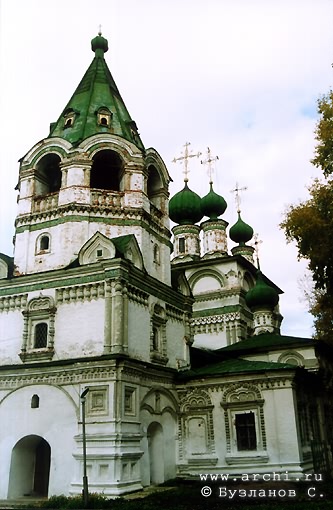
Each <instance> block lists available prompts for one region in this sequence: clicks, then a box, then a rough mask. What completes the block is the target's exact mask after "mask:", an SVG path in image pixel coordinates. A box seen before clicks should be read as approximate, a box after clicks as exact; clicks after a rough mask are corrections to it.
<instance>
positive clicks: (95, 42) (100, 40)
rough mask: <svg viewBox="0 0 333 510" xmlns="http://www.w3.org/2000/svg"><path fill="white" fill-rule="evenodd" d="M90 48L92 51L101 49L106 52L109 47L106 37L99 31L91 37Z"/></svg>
mask: <svg viewBox="0 0 333 510" xmlns="http://www.w3.org/2000/svg"><path fill="white" fill-rule="evenodd" d="M91 49H92V50H93V51H96V50H103V53H106V52H107V51H108V49H109V46H108V41H107V39H105V37H103V36H102V34H101V33H99V34H98V35H97V36H96V37H94V39H92V41H91Z"/></svg>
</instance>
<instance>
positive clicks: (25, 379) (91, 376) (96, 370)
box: [0, 366, 116, 390]
mask: <svg viewBox="0 0 333 510" xmlns="http://www.w3.org/2000/svg"><path fill="white" fill-rule="evenodd" d="M115 374H116V369H115V368H113V367H96V366H91V367H89V368H86V369H85V368H73V369H68V368H64V367H61V366H60V367H59V368H57V370H54V369H53V370H52V372H51V371H45V372H43V373H41V369H40V368H39V369H38V371H35V372H32V371H31V369H30V370H29V372H26V373H17V374H15V375H1V374H0V389H2V390H9V389H18V388H21V387H25V386H28V385H32V384H49V385H57V386H62V385H66V384H81V383H89V382H94V383H95V382H97V381H103V382H105V381H106V380H110V379H113V378H114V376H115Z"/></svg>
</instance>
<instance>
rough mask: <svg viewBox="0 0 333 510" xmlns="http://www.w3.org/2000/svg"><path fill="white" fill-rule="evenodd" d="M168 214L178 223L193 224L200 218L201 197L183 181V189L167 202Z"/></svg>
mask: <svg viewBox="0 0 333 510" xmlns="http://www.w3.org/2000/svg"><path fill="white" fill-rule="evenodd" d="M169 216H170V219H171V220H172V221H174V222H175V223H177V224H178V225H194V224H195V223H197V222H198V221H200V220H201V219H202V216H203V214H202V211H201V198H200V197H199V195H197V194H196V193H194V191H191V190H190V188H189V187H188V186H187V182H185V186H184V189H182V190H181V191H179V192H178V193H176V195H175V196H173V197H172V198H171V200H170V202H169Z"/></svg>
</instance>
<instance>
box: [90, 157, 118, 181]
mask: <svg viewBox="0 0 333 510" xmlns="http://www.w3.org/2000/svg"><path fill="white" fill-rule="evenodd" d="M121 172H122V160H121V158H120V156H119V155H118V154H117V153H116V152H114V151H110V150H101V151H99V152H97V154H95V156H94V157H93V164H92V167H91V173H90V187H91V188H97V189H104V190H112V191H119V190H120V178H121Z"/></svg>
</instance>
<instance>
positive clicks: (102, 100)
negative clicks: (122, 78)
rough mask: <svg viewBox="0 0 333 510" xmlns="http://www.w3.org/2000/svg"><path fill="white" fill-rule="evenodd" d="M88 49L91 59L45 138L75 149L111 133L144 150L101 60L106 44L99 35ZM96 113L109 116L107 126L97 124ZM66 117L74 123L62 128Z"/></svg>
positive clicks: (133, 123)
mask: <svg viewBox="0 0 333 510" xmlns="http://www.w3.org/2000/svg"><path fill="white" fill-rule="evenodd" d="M91 47H92V50H93V51H94V52H95V57H94V59H93V61H92V63H91V64H90V66H89V68H88V70H87V71H86V73H85V75H84V76H83V78H82V80H81V82H80V83H79V85H78V87H77V89H76V90H75V92H74V94H73V95H72V97H71V99H70V100H69V102H68V103H67V105H66V107H65V108H64V110H63V112H62V114H61V115H60V117H59V119H58V120H57V122H55V123H53V124H52V125H51V129H50V135H49V137H54V136H59V137H61V138H65V139H66V140H68V141H69V142H71V143H72V144H74V145H76V144H79V143H80V142H81V141H82V140H84V139H86V138H88V137H89V136H92V135H94V134H97V133H111V134H114V135H118V136H120V137H122V138H125V139H126V140H128V141H130V142H132V143H134V144H135V145H136V146H137V147H138V148H139V149H141V150H144V146H143V143H142V141H141V139H140V136H139V134H138V132H137V126H136V124H135V122H134V121H133V120H132V119H131V117H130V115H129V113H128V111H127V108H126V106H125V103H124V101H123V100H122V97H121V95H120V93H119V90H118V88H117V85H116V83H115V81H114V79H113V77H112V75H111V73H110V70H109V68H108V66H107V64H106V62H105V60H104V53H105V52H106V51H108V42H107V40H106V39H105V38H104V37H102V36H101V34H99V35H98V36H97V37H95V38H94V39H93V40H92V41H91ZM100 109H103V111H108V112H110V115H111V120H110V123H109V124H101V123H99V122H98V111H99V110H100ZM68 115H73V116H74V121H73V122H72V123H68V125H67V126H66V118H67V116H68Z"/></svg>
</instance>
